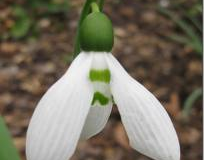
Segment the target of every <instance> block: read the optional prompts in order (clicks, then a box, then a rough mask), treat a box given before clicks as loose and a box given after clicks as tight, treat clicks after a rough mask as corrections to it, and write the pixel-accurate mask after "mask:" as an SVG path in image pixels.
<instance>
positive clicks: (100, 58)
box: [89, 53, 112, 107]
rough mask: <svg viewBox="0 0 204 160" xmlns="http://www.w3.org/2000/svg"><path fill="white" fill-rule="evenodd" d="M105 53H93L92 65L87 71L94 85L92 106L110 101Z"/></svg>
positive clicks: (109, 76)
mask: <svg viewBox="0 0 204 160" xmlns="http://www.w3.org/2000/svg"><path fill="white" fill-rule="evenodd" d="M105 54H106V53H93V61H92V66H91V69H90V72H89V79H90V81H91V82H92V84H93V87H94V95H93V100H92V104H91V105H92V107H96V106H98V107H105V106H107V104H109V103H112V95H111V91H110V85H109V83H110V80H111V73H110V71H109V69H108V65H107V63H106V60H105V56H104V55H105Z"/></svg>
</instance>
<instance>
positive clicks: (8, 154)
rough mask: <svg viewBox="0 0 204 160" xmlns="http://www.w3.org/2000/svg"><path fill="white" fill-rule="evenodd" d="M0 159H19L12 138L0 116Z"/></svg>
mask: <svg viewBox="0 0 204 160" xmlns="http://www.w3.org/2000/svg"><path fill="white" fill-rule="evenodd" d="M0 160H20V157H19V155H18V153H17V150H16V148H15V146H14V144H13V142H12V138H11V136H10V134H9V131H8V129H7V127H6V125H5V123H4V120H3V118H2V117H1V116H0Z"/></svg>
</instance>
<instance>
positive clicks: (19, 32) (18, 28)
mask: <svg viewBox="0 0 204 160" xmlns="http://www.w3.org/2000/svg"><path fill="white" fill-rule="evenodd" d="M13 11H14V15H15V17H16V21H15V24H14V25H13V26H12V28H11V30H10V35H11V37H13V38H17V39H18V38H22V37H24V36H25V35H26V34H27V33H28V31H29V29H30V27H31V19H30V17H29V16H28V14H27V12H26V11H25V10H24V9H23V8H21V7H19V6H16V7H14V10H13Z"/></svg>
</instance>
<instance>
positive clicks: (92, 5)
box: [91, 2, 100, 12]
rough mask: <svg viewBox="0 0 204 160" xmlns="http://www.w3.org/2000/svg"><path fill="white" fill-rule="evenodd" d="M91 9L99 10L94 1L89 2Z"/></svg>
mask: <svg viewBox="0 0 204 160" xmlns="http://www.w3.org/2000/svg"><path fill="white" fill-rule="evenodd" d="M91 10H92V12H100V10H99V8H98V5H97V3H95V2H93V3H91Z"/></svg>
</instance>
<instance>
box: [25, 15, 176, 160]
mask: <svg viewBox="0 0 204 160" xmlns="http://www.w3.org/2000/svg"><path fill="white" fill-rule="evenodd" d="M80 35H81V37H80V39H81V40H80V41H81V48H82V50H83V51H82V52H81V53H80V54H79V55H78V56H77V57H76V58H75V60H74V61H73V62H72V64H71V65H70V67H69V69H68V70H67V72H66V73H65V74H64V75H63V76H62V77H61V78H60V79H59V80H58V81H57V82H56V83H55V84H53V85H52V86H51V87H50V89H49V90H48V91H47V92H46V93H45V95H44V96H43V97H42V99H41V100H40V102H39V103H38V105H37V108H36V109H35V112H34V114H33V116H32V119H31V121H30V124H29V128H28V132H27V141H26V155H27V160H68V159H69V158H70V157H71V156H72V155H73V153H74V151H75V148H76V146H77V143H78V141H79V140H86V139H89V138H90V137H92V136H94V135H96V134H97V133H99V132H100V131H101V130H102V129H103V128H104V126H105V124H106V123H107V121H108V118H109V116H110V113H111V109H112V105H113V103H115V104H116V105H117V106H118V109H119V112H120V115H121V119H122V123H123V125H124V127H125V130H126V132H127V135H128V137H129V141H130V145H131V146H132V147H133V148H134V149H136V150H137V151H139V152H141V153H142V154H144V155H147V156H149V157H151V158H153V159H155V160H179V158H180V147H179V143H178V138H177V135H176V132H175V129H174V127H173V124H172V122H171V120H170V118H169V116H168V114H167V112H166V111H165V109H164V108H163V106H162V105H161V104H160V103H159V101H158V100H157V99H156V98H155V97H154V96H153V95H152V94H151V93H150V92H149V91H148V90H147V89H146V88H145V87H144V86H142V85H141V84H140V83H138V82H137V81H136V80H134V79H133V78H132V77H130V76H129V75H128V73H127V72H126V71H125V70H124V68H123V67H122V66H121V65H120V63H119V62H118V61H117V60H116V58H114V56H113V55H112V54H111V53H110V50H111V48H112V45H113V30H112V26H111V22H110V20H109V19H108V18H107V17H106V16H105V15H104V14H102V13H99V12H97V13H95V12H94V13H91V14H90V15H88V16H87V18H86V19H85V20H84V22H83V24H82V27H81V33H80ZM87 37H88V38H87Z"/></svg>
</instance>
